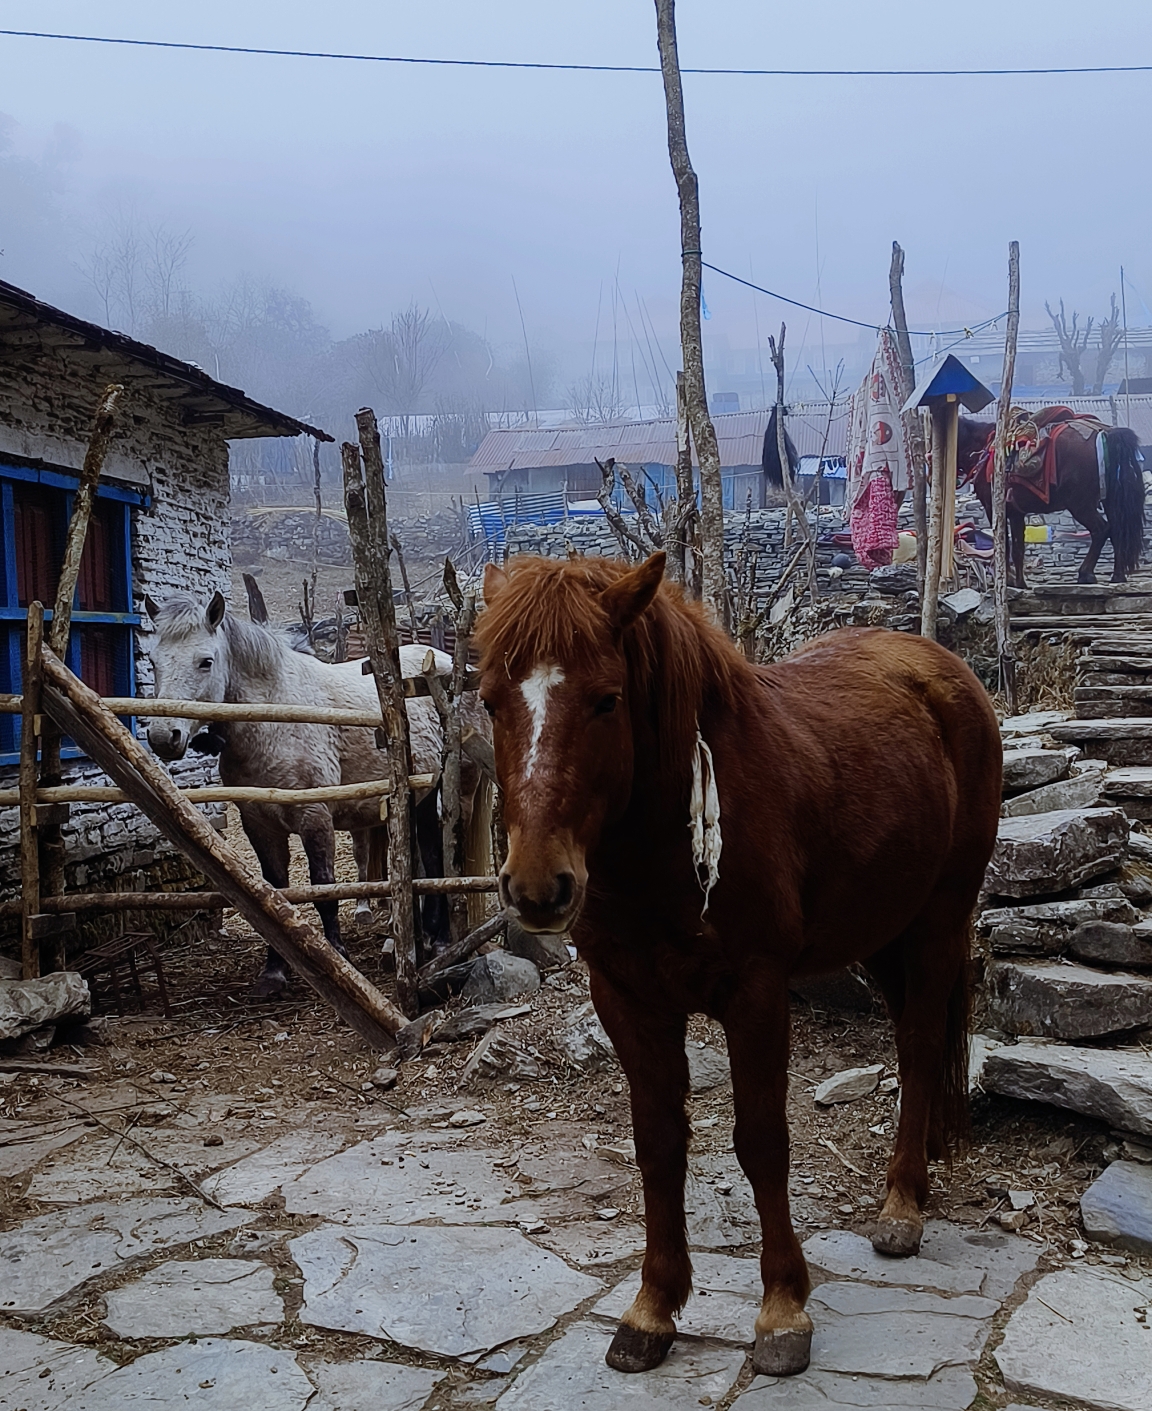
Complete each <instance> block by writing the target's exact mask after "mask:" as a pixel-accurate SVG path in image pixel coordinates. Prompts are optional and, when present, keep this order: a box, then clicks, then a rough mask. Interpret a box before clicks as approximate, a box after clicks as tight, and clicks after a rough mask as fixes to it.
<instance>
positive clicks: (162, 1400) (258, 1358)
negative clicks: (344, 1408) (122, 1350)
mask: <svg viewBox="0 0 1152 1411" xmlns="http://www.w3.org/2000/svg"><path fill="white" fill-rule="evenodd" d="M315 1392H316V1389H315V1387H314V1386H313V1385H312V1383H311V1382H310V1381H309V1380H308V1378H307V1377H306V1376H305V1375H304V1373H303V1372H302V1371H301V1370H300V1367H299V1366H298V1364H297V1362H296V1359H295V1357H293V1356H292V1354H291V1353H290V1352H285V1351H284V1350H283V1349H282V1348H276V1347H266V1346H264V1344H263V1343H258V1342H242V1341H239V1340H237V1341H231V1340H228V1341H225V1340H224V1339H221V1338H205V1339H204V1340H203V1341H202V1342H196V1343H186V1342H181V1343H177V1344H176V1346H175V1347H165V1348H163V1349H162V1350H161V1351H160V1352H150V1353H148V1354H147V1355H146V1356H144V1357H138V1358H137V1359H136V1361H135V1362H129V1363H128V1365H127V1366H125V1367H120V1368H119V1369H118V1370H116V1371H115V1372H113V1373H111V1375H109V1376H107V1377H102V1378H101V1379H100V1381H98V1382H96V1383H94V1384H93V1385H92V1386H90V1387H89V1388H88V1389H87V1390H86V1391H83V1392H80V1393H79V1394H78V1395H76V1396H74V1397H73V1398H72V1400H70V1401H69V1402H68V1403H67V1411H124V1408H125V1407H130V1406H147V1407H177V1406H180V1407H183V1406H186V1405H188V1404H189V1403H191V1405H192V1406H194V1407H195V1408H196V1411H237V1408H243V1411H304V1408H305V1407H306V1406H308V1405H309V1402H310V1399H311V1398H312V1397H314V1396H315ZM311 1404H312V1406H314V1405H315V1402H314V1401H313V1402H312V1403H311Z"/></svg>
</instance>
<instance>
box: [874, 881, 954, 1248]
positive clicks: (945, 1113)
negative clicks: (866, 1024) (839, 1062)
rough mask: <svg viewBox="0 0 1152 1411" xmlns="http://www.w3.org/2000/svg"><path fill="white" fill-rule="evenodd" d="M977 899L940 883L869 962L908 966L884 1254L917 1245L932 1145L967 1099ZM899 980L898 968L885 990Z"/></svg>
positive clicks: (877, 1235) (881, 1232)
mask: <svg viewBox="0 0 1152 1411" xmlns="http://www.w3.org/2000/svg"><path fill="white" fill-rule="evenodd" d="M973 899H974V897H973V896H972V895H971V894H970V893H969V891H968V890H967V889H962V888H957V887H956V885H955V884H952V885H950V886H947V885H942V886H941V887H940V888H938V889H937V891H936V892H935V893H934V894H933V895H932V896H931V897H930V898H929V900H928V902H927V904H926V905H925V907H924V909H923V910H922V911H921V913H920V915H919V916H918V917H917V918H916V919H915V920H914V921H913V922H912V924H911V925H910V926H909V927H908V928H907V929H906V930H905V931H904V932H903V934H902V935H901V936H900V937H899V938H898V939H897V940H896V941H894V942H893V943H892V945H891V946H889V947H888V948H887V950H888V955H887V956H885V957H883V959H880V958H877V957H874V958H873V959H872V960H870V962H869V966H870V968H873V969H874V970H876V971H877V973H880V974H881V975H883V973H884V968H885V966H888V967H890V968H891V970H892V971H893V972H894V971H895V968H896V966H897V964H900V965H901V968H902V970H903V1008H902V1010H901V1012H900V1016H899V1019H898V1020H897V1024H896V1048H897V1052H898V1054H899V1059H900V1082H901V1088H900V1125H899V1128H898V1130H897V1133H896V1145H895V1147H894V1149H893V1152H892V1159H891V1161H890V1162H889V1164H888V1195H887V1199H886V1200H885V1202H884V1208H883V1209H882V1210H881V1212H880V1218H879V1220H878V1221H877V1225H876V1230H875V1232H874V1233H873V1235H872V1244H873V1245H874V1247H875V1248H876V1249H877V1250H878V1251H879V1253H881V1254H891V1255H901V1256H902V1255H909V1254H915V1253H916V1252H917V1251H918V1250H919V1248H920V1238H921V1235H922V1234H923V1229H924V1222H923V1219H922V1217H921V1211H922V1209H923V1207H924V1203H925V1201H926V1200H927V1199H928V1155H929V1146H930V1145H931V1146H932V1147H933V1148H934V1152H933V1154H936V1152H937V1151H940V1150H941V1149H942V1148H943V1146H944V1142H945V1137H946V1134H947V1131H946V1129H947V1127H948V1125H949V1123H948V1120H947V1119H948V1118H949V1116H952V1117H953V1118H955V1110H956V1109H959V1108H961V1107H962V1106H963V1104H964V1103H965V1102H966V1100H967V1052H968V988H967V986H968V976H967V964H968V924H969V919H970V916H971V903H972V901H973ZM895 980H896V977H895V974H894V973H893V975H892V978H891V979H890V980H889V982H888V984H885V985H884V986H883V987H884V988H885V990H887V989H888V988H889V987H890V986H894V984H895ZM961 1069H963V1070H964V1071H963V1072H961V1071H960V1070H961ZM949 1109H953V1110H952V1111H951V1112H950V1111H949ZM953 1125H955V1123H954V1122H953Z"/></svg>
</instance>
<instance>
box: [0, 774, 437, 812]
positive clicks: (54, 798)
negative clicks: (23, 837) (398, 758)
mask: <svg viewBox="0 0 1152 1411" xmlns="http://www.w3.org/2000/svg"><path fill="white" fill-rule="evenodd" d="M435 782H436V776H435V775H434V774H409V776H408V787H409V788H410V789H414V790H416V791H417V792H419V791H420V790H421V789H430V788H431V787H432V785H433V784H434V783H435ZM391 791H392V785H391V783H390V781H389V780H387V779H367V780H365V781H364V782H363V783H361V784H324V785H321V786H320V787H319V788H315V789H265V788H260V787H257V786H256V785H250V784H205V785H203V786H201V787H199V788H195V789H181V790H180V792H181V793H182V794H183V795H184V797H185V798H186V799H187V800H188V802H189V803H275V804H312V803H338V802H340V801H342V800H348V799H372V798H377V797H379V796H381V795H386V794H389V793H391ZM19 802H20V790H19V789H0V808H14V807H15V806H16V805H17V804H18V803H19ZM36 802H37V803H38V804H55V803H131V802H132V800H131V799H130V798H129V797H128V795H127V794H126V793H125V792H124V790H123V789H117V788H114V787H112V786H111V785H108V784H60V785H57V786H56V787H54V788H51V789H37V790H36Z"/></svg>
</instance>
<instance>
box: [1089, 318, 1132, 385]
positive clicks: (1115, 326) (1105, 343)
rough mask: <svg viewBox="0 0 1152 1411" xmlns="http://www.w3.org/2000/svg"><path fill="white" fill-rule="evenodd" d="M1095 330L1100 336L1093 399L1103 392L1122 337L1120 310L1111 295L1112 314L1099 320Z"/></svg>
mask: <svg viewBox="0 0 1152 1411" xmlns="http://www.w3.org/2000/svg"><path fill="white" fill-rule="evenodd" d="M1097 330H1098V332H1099V334H1100V347H1099V350H1098V351H1097V353H1096V380H1095V382H1093V384H1092V395H1093V396H1094V397H1099V396H1101V395H1102V393H1103V391H1104V383H1105V380H1106V379H1107V377H1108V369H1109V368H1110V367H1111V366H1112V359H1113V358H1114V357H1115V356H1116V349H1117V348H1118V347H1119V346H1120V340H1121V339H1122V338H1123V336H1124V334H1123V331H1122V330H1121V328H1120V310H1119V308H1118V307H1117V305H1116V295H1115V294H1113V295H1112V312H1111V313H1110V314H1109V315H1108V317H1107V318H1102V319H1101V320H1100V323H1099V324H1098V325H1097Z"/></svg>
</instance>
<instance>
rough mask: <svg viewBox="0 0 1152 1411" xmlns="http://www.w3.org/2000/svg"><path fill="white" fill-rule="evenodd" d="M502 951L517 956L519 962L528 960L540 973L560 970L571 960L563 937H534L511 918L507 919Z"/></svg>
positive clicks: (534, 935)
mask: <svg viewBox="0 0 1152 1411" xmlns="http://www.w3.org/2000/svg"><path fill="white" fill-rule="evenodd" d="M504 949H505V950H506V951H507V952H508V954H509V955H517V956H519V957H520V959H521V960H530V961H531V962H532V964H533V965H534V966H535V967H536V969H537V970H539V971H541V972H546V971H548V970H561V969H563V967H564V966H565V965H568V964H569V963H570V962H571V960H572V957H571V956H570V955H569V954H568V946H567V943H566V942H565V940H564V937H563V936H545V935H536V934H534V933H533V932H531V931H525V929H524V927H523V926H521V925H520V923H519V921H517V920H515V919H514V918H512V917H509V919H508V929H507V934H506V935H505V937H504Z"/></svg>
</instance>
